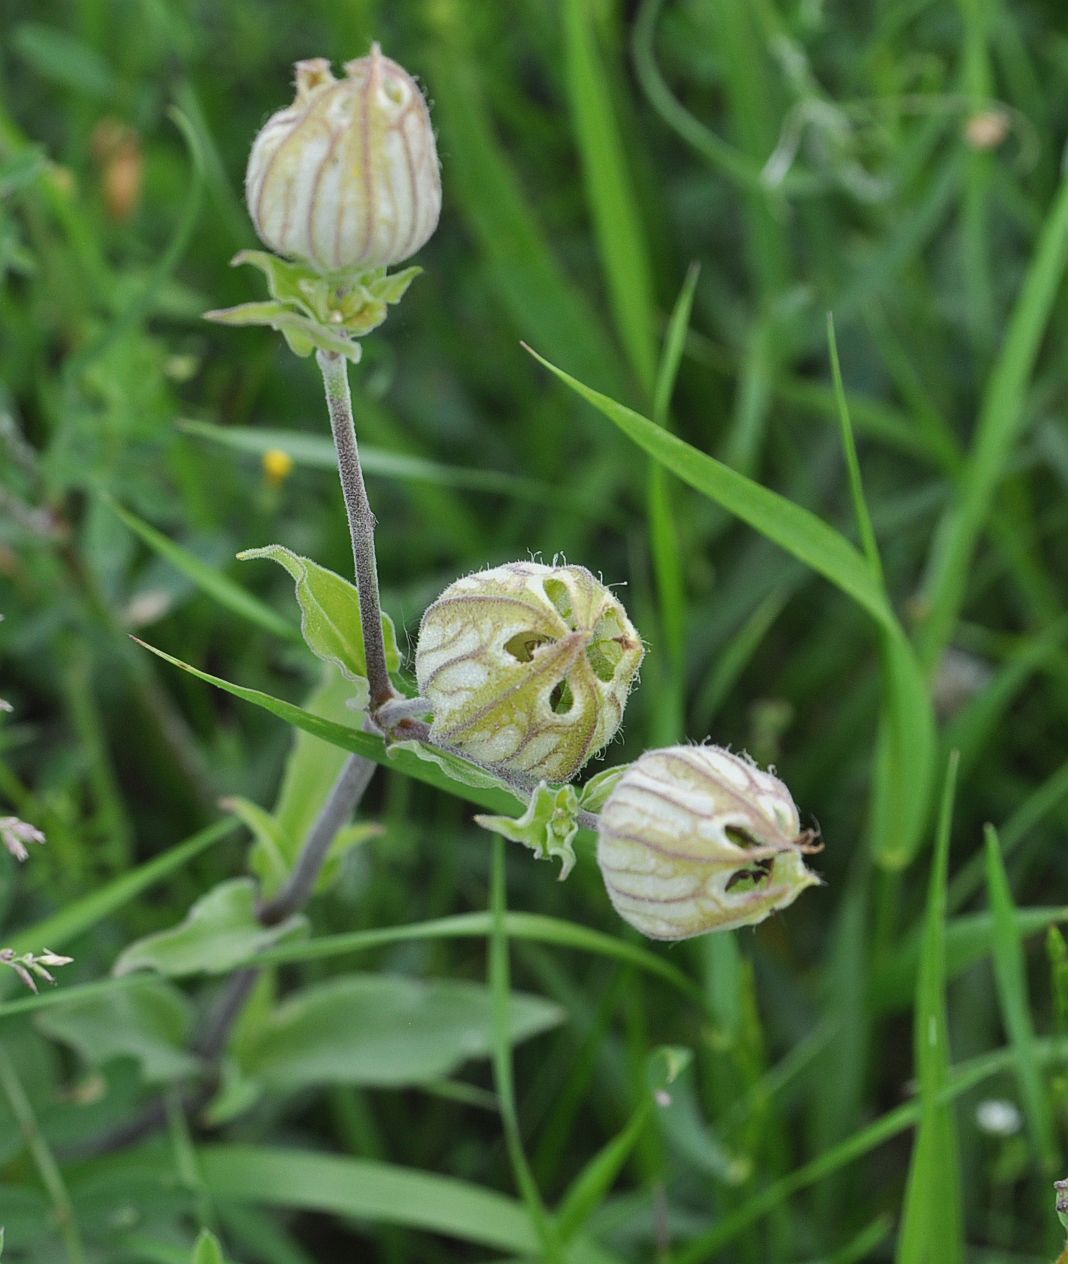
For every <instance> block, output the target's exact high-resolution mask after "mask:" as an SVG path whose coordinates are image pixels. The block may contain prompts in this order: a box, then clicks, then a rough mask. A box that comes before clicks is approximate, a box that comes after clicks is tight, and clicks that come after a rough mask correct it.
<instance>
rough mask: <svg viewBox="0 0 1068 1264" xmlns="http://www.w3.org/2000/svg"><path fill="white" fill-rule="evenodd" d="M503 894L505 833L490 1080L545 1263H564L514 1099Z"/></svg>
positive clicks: (495, 924) (494, 891) (493, 942)
mask: <svg viewBox="0 0 1068 1264" xmlns="http://www.w3.org/2000/svg"><path fill="white" fill-rule="evenodd" d="M506 914H507V907H506V896H505V864H504V839H503V838H494V840H493V870H492V875H491V877H490V917H491V922H492V925H491V931H490V942H489V986H490V992H491V994H492V998H493V1082H494V1087H495V1088H496V1090H497V1101H498V1104H499V1110H500V1116H501V1125H502V1127H503V1128H504V1140H505V1145H506V1146H507V1149H508V1158H509V1160H510V1162H511V1165H512V1173H513V1175H514V1177H515V1182H516V1185H518V1187H519V1192H520V1194H521V1195H522V1198H523V1202H524V1204H525V1205H526V1209H527V1214H528V1215H529V1216H530V1222H531V1224H532V1225H533V1226H534V1230H535V1232H536V1233H537V1235H538V1241H539V1242H540V1243H541V1249H542V1256H543V1258H544V1259H545V1262H546V1264H562V1261H563V1255H562V1254H561V1247H560V1239H559V1235H558V1233H557V1229H556V1226H555V1224H554V1223H553V1221H552V1219H551V1218H550V1216H549V1213H548V1212H547V1211H546V1209H545V1204H544V1203H543V1202H542V1200H541V1194H540V1192H539V1190H538V1187H537V1185H536V1184H535V1181H534V1174H533V1173H532V1172H531V1170H530V1164H529V1163H528V1162H527V1156H526V1154H525V1152H524V1150H523V1137H522V1133H521V1132H520V1129H519V1115H518V1112H517V1111H516V1104H515V1081H514V1079H513V1076H512V1044H511V1039H510V1037H509V1026H508V1004H509V991H510V988H511V983H510V971H509V968H508V926H507V922H506V920H505V917H506Z"/></svg>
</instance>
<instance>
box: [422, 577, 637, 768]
mask: <svg viewBox="0 0 1068 1264" xmlns="http://www.w3.org/2000/svg"><path fill="white" fill-rule="evenodd" d="M643 654H644V650H643V648H642V643H641V638H640V637H639V636H638V633H637V632H636V631H635V630H634V626H633V625H632V624H631V622H630V620H629V619H628V618H627V614H626V611H625V610H624V609H623V607H622V605H621V604H620V603H619V601H618V600H617V599H616V597H614V596H613V594H612V593H611V592H610V591H609V590H608V589H607V588H606V587H605V586H604V584H602V583H601V582H600V581H599V580H597V579H596V578H595V577H594V576H593V575H591V574H590V572H589V571H588V570H586V569H585V567H582V566H543V565H541V564H540V563H537V562H512V563H510V564H508V565H506V566H498V567H495V568H494V569H492V570H487V571H479V572H478V573H477V574H475V575H468V576H467V577H466V578H464V579H458V580H457V581H456V583H454V584H452V585H450V586H449V587H448V588H446V590H445V591H444V592H443V593H442V594H441V596H440V597H439V598H438V599H437V601H435V602H434V604H433V605H432V606H430V607H429V609H428V610H427V611H426V613H425V614H424V615H423V621H422V624H421V626H420V629H419V644H418V647H417V650H416V656H415V671H416V676H417V678H418V681H419V691H420V693H421V694H422V695H423V696H424V697H425V698H426V699H427V700H428V701H429V703H430V705H431V707H432V709H433V713H434V721H433V724H432V726H431V739H432V740H433V741H435V742H438V743H440V744H443V745H446V746H449V747H452V748H453V749H455V750H458V751H460V752H461V753H462V754H464V755H466V756H467V757H468V758H469V759H472V760H475V761H476V762H478V763H481V764H486V765H489V766H491V767H497V768H501V769H507V770H510V771H513V772H520V773H524V774H529V775H530V776H532V777H537V778H543V779H545V780H546V781H568V780H570V778H572V777H573V776H574V775H575V773H577V772H578V770H579V769H580V768H581V767H582V766H583V764H585V763H586V761H587V760H588V759H589V758H590V757H591V756H592V755H594V754H596V753H597V752H598V751H599V750H601V749H602V748H603V747H604V746H605V745H606V744H607V743H608V742H609V741H610V740H611V739H612V737H613V736H614V734H615V733H616V730H617V729H618V728H619V724H620V721H621V720H622V718H623V707H624V704H625V703H626V700H627V694H628V693H629V692H630V688H631V685H632V684H633V682H634V678H635V676H636V675H637V673H638V667H639V666H640V664H641V661H642V656H643Z"/></svg>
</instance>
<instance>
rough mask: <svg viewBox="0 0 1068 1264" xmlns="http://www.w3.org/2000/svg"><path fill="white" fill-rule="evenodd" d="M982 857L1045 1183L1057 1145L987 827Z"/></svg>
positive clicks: (1023, 967) (1011, 907) (1012, 920)
mask: <svg viewBox="0 0 1068 1264" xmlns="http://www.w3.org/2000/svg"><path fill="white" fill-rule="evenodd" d="M984 843H985V851H986V883H987V891H988V893H989V896H990V911H991V914H992V916H993V926H992V931H993V955H994V978H995V979H996V981H997V989H998V1000H999V1002H1000V1004H1001V1014H1002V1020H1003V1022H1004V1024H1005V1031H1006V1034H1007V1035H1008V1037H1009V1040H1010V1041H1011V1042H1012V1047H1013V1048H1014V1049H1015V1051H1016V1055H1017V1057H1016V1078H1017V1081H1018V1082H1019V1085H1020V1098H1021V1101H1022V1102H1023V1107H1024V1115H1025V1116H1026V1118H1027V1126H1028V1129H1029V1130H1030V1133H1031V1142H1032V1144H1033V1145H1034V1147H1035V1151H1036V1153H1037V1154H1038V1156H1039V1157H1040V1159H1041V1163H1042V1168H1043V1171H1044V1172H1045V1174H1046V1176H1047V1178H1049V1177H1051V1176H1052V1174H1053V1170H1054V1167H1055V1166H1056V1156H1057V1152H1056V1141H1055V1128H1054V1120H1053V1113H1052V1110H1051V1108H1050V1106H1051V1104H1050V1099H1049V1095H1048V1093H1047V1092H1046V1090H1045V1086H1044V1084H1043V1081H1042V1075H1041V1073H1040V1071H1039V1068H1038V1064H1037V1062H1036V1060H1035V1030H1034V1025H1033V1023H1032V1020H1031V1005H1030V998H1029V996H1028V988H1027V963H1026V961H1025V960H1024V954H1023V945H1022V943H1021V936H1020V927H1019V924H1018V916H1017V911H1016V905H1015V903H1014V902H1013V898H1012V891H1011V889H1010V887H1009V877H1008V874H1007V873H1006V872H1005V864H1004V862H1003V860H1002V858H1001V846H1000V844H999V842H998V835H997V831H996V830H995V829H994V827H993V826H992V825H988V826H987V827H986V830H985V833H984Z"/></svg>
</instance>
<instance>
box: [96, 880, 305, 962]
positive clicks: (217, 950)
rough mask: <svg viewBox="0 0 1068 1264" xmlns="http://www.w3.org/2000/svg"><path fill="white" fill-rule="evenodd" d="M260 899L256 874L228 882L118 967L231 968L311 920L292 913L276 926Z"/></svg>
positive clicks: (128, 951)
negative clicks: (266, 921)
mask: <svg viewBox="0 0 1068 1264" xmlns="http://www.w3.org/2000/svg"><path fill="white" fill-rule="evenodd" d="M256 903H257V901H256V884H255V883H254V882H253V881H252V879H251V878H233V879H232V880H231V881H229V882H223V883H221V884H220V885H219V886H217V887H215V889H214V890H212V891H209V892H208V893H207V894H206V895H203V896H201V898H200V899H199V900H197V902H196V903H195V904H194V905H193V906H192V908H190V910H189V912H188V913H187V914H186V916H185V919H184V920H183V921H181V922H179V923H178V925H177V926H173V927H171V929H170V930H163V931H158V932H157V933H156V934H154V935H146V936H145V938H144V939H139V940H137V941H136V942H134V943H132V944H130V945H129V947H127V948H125V949H124V950H123V951H122V952H121V953H120V954H119V958H118V960H117V961H116V962H115V966H114V971H113V972H114V974H115V975H116V976H121V975H124V974H129V973H130V972H131V971H133V970H157V971H158V972H159V973H160V974H168V975H183V974H201V973H203V974H226V973H227V972H229V971H230V970H233V969H234V968H235V967H236V966H241V965H244V964H245V963H246V962H247V961H248V960H249V958H251V957H254V956H255V955H256V954H257V953H259V952H263V951H264V950H265V949H267V948H270V947H271V946H272V945H274V944H276V943H278V942H279V941H280V940H282V939H284V938H285V937H286V936H288V935H291V934H293V933H294V932H295V931H297V930H300V929H302V928H303V927H304V926H305V925H306V923H305V920H304V918H303V917H290V918H287V919H286V920H285V921H284V922H280V923H279V924H278V925H277V926H263V925H261V923H260V922H259V921H258V920H257V918H256Z"/></svg>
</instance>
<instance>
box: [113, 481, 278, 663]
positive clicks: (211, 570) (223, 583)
mask: <svg viewBox="0 0 1068 1264" xmlns="http://www.w3.org/2000/svg"><path fill="white" fill-rule="evenodd" d="M104 499H105V502H106V503H107V504H108V505H109V506H110V507H111V509H112V510H113V511H114V512H115V513H116V514H117V515H118V517H119V518H121V519H122V521H123V522H124V523H125V524H126V525H127V526H128V527H129V528H130V530H131V531H132V532H133V533H134V534H135V535H138V536H140V537H141V539H142V540H144V542H145V543H146V544H147V545H148V547H149V548H150V549H151V550H152V551H153V552H154V553H156V554H157V555H158V556H159V557H162V558H163V559H164V561H166V562H169V563H170V564H171V565H172V566H173V567H174V568H175V570H178V571H181V573H182V574H183V575H185V576H186V578H187V579H190V580H192V581H193V583H194V584H196V586H197V587H198V588H199V589H200V590H201V592H204V593H207V595H208V596H209V597H211V598H212V599H213V600H215V601H217V602H218V603H219V605H220V606H223V607H224V608H225V609H227V610H229V611H230V613H231V614H236V615H237V616H238V618H240V619H245V620H247V621H248V622H249V623H254V624H255V625H256V626H257V627H259V628H263V630H264V631H265V632H270V633H271V635H272V636H280V637H282V638H283V639H284V640H287V641H295V642H299V641H300V639H301V636H300V629H299V628H298V627H297V626H296V625H295V624H294V623H292V622H291V621H290V620H288V619H283V618H282V616H281V615H279V614H277V613H276V612H275V611H274V610H273V609H272V608H271V607H270V606H268V605H266V604H264V602H262V601H260V600H259V598H258V597H253V595H252V594H251V593H250V592H249V591H248V590H247V589H245V588H242V587H241V585H240V584H237V583H235V582H234V581H233V580H232V579H228V578H227V576H226V575H224V574H223V572H222V571H220V570H218V569H216V567H214V566H209V565H208V563H207V562H202V561H201V560H200V558H199V557H196V556H195V555H194V554H192V553H190V552H189V550H188V549H186V548H183V547H182V546H181V545H180V544H175V542H174V541H173V540H170V539H168V538H167V537H166V536H165V535H164V534H163V532H162V531H157V530H156V528H155V527H153V526H150V525H149V524H148V523H147V522H144V521H142V519H140V518H138V517H137V516H136V515H135V514H132V513H131V512H130V511H129V510H128V509H124V508H123V507H122V506H121V505H120V504H118V502H117V501H114V500H112V499H111V497H110V496H108V497H105V498H104Z"/></svg>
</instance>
